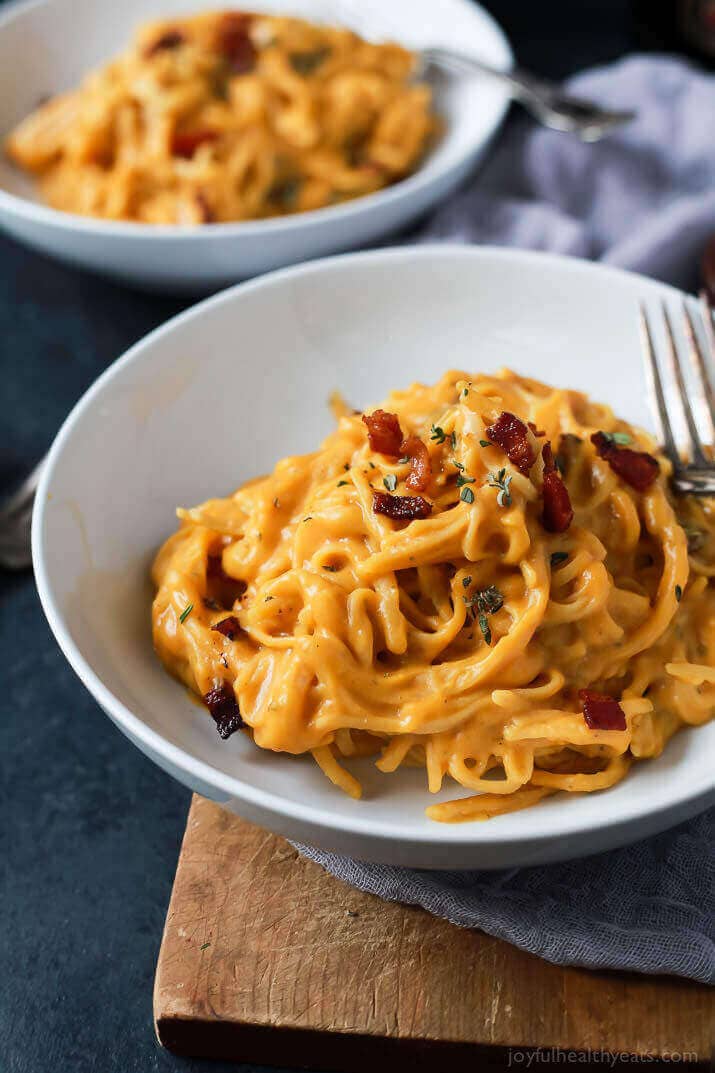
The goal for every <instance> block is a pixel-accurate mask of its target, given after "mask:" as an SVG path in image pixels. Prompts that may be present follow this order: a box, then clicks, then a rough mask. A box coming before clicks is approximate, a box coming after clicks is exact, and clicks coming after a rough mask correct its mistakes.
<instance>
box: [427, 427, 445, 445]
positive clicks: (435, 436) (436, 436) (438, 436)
mask: <svg viewBox="0 0 715 1073" xmlns="http://www.w3.org/2000/svg"><path fill="white" fill-rule="evenodd" d="M430 439H431V440H434V442H435V443H444V441H445V439H446V437H445V434H444V429H443V428H440V427H439V425H432V428H431V429H430Z"/></svg>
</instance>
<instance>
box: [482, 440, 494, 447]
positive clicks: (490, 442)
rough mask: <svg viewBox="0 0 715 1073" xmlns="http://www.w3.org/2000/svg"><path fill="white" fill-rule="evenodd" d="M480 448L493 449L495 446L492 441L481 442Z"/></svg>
mask: <svg viewBox="0 0 715 1073" xmlns="http://www.w3.org/2000/svg"><path fill="white" fill-rule="evenodd" d="M479 446H480V447H493V446H494V444H493V443H492V441H491V440H480V441H479Z"/></svg>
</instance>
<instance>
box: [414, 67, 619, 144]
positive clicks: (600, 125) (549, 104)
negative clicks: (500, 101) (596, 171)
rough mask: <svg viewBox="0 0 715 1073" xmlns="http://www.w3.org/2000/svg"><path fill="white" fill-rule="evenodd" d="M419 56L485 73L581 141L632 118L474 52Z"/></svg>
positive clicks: (546, 120)
mask: <svg viewBox="0 0 715 1073" xmlns="http://www.w3.org/2000/svg"><path fill="white" fill-rule="evenodd" d="M420 55H421V57H422V60H423V61H425V62H427V63H434V64H436V65H437V66H438V67H442V68H447V69H452V70H457V71H466V72H471V73H475V72H476V73H478V74H481V75H486V76H487V77H488V78H492V79H494V81H497V82H501V84H502V85H504V86H507V88H508V89H509V91H510V93H511V96H512V97H513V98H514V100H517V101H519V103H520V104H522V105H523V106H524V107H525V108H526V109H527V111H528V112H530V113H531V115H533V116H534V118H535V119H537V120H539V122H541V123H543V124H544V126H547V127H551V128H552V129H553V130H560V131H569V132H572V133H575V134H578V135H579V137H581V138H582V139H583V140H584V141H597V140H598V139H599V138H601V137H603V135H604V134H607V133H608V132H609V131H610V130H612V129H613V128H614V127H616V126H619V125H620V124H621V123H625V122H628V121H629V120H631V119H632V118H633V115H634V113H632V112H613V111H609V110H607V109H602V108H600V107H599V105H597V104H595V103H594V102H593V101H587V100H583V99H580V98H578V97H572V96H571V95H570V94H567V93H564V91H563V90H562V89H561V88H560V87H559V86H558V85H557V84H556V83H555V82H549V81H547V80H545V79H543V78H538V77H537V76H536V75H532V74H530V73H529V72H528V71H524V70H520V69H519V68H517V67H512V68H511V69H510V70H508V71H503V70H500V69H499V68H497V67H492V66H491V64H488V63H485V62H484V61H483V60H480V59H477V57H476V56H471V55H467V54H466V53H463V52H457V51H453V50H452V49H446V48H432V47H429V48H424V49H422V51H421V53H420Z"/></svg>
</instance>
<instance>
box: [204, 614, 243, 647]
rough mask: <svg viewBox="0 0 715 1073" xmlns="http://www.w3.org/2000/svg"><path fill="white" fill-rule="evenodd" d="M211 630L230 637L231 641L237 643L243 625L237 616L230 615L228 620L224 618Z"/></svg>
mask: <svg viewBox="0 0 715 1073" xmlns="http://www.w3.org/2000/svg"><path fill="white" fill-rule="evenodd" d="M211 629H212V630H215V631H216V632H217V633H221V634H223V636H224V637H228V639H229V641H235V640H236V638H237V637H238V635H239V633H240V632H241V624H240V622H239V621H238V619H237V618H236V616H235V615H228V616H227V618H222V619H221V621H220V622H215V623H214V624H213V626H212V627H211Z"/></svg>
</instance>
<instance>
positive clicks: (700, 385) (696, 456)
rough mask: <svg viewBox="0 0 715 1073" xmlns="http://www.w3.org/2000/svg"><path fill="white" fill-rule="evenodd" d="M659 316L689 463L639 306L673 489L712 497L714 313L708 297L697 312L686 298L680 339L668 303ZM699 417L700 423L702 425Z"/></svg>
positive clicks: (714, 478) (714, 469) (714, 477)
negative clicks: (710, 448)
mask: <svg viewBox="0 0 715 1073" xmlns="http://www.w3.org/2000/svg"><path fill="white" fill-rule="evenodd" d="M661 315H662V318H663V327H664V333H663V340H664V343H663V347H662V350H663V362H664V363H665V365H666V366H667V369H668V371H669V373H670V377H671V379H672V382H673V384H674V385H675V389H676V393H677V396H678V402H679V406H680V411H681V413H682V416H683V417H684V419H685V428H686V430H687V437H688V444H687V451H686V454H687V456H688V458H689V459H690V461H687V462H686V461H684V459H683V457H682V456H681V453H680V452H679V451H678V448H677V444H676V436H675V433H674V432H673V421H672V420H671V416H670V413H669V411H668V403H667V401H666V398H667V396H666V392H665V390H664V388H663V377H662V375H661V371H660V365H659V361H658V357H657V348H656V345H655V342H654V332H653V331H652V328H651V319H650V316H649V314H648V311H647V309H646V307H645V304H643V303H642V304H641V328H642V333H643V344H644V345H643V349H644V355H645V363H646V372H647V376H648V380H649V383H650V387H651V390H652V395H653V402H654V404H655V414H656V418H657V421H658V425H659V427H660V433H661V437H662V440H663V445H664V447H665V452H666V454H667V455H668V457H669V459H670V461H671V462H672V464H673V485H674V487H675V489H676V491H678V492H681V493H684V494H691V495H693V494H694V495H712V494H713V493H715V459H713V458H712V457H709V455H708V451H707V449H706V444H713V443H715V389H714V388H713V377H714V375H715V373H714V372H713V364H714V363H715V334H714V333H713V320H712V310H711V308H710V306H709V304H708V302H707V299H706V297H705V295H701V296H700V304H699V306H698V307H697V312H696V311H694V309H693V308H692V306H691V304H690V303H689V302H688V300H687V299H685V298H684V299H683V305H682V323H683V336H682V337H679V336H678V334H677V332H676V330H675V327H674V322H673V317H672V314H671V312H670V310H669V308H668V305H667V304H666V302H665V301H663V302H662V305H661ZM688 365H689V366H690V370H691V373H690V377H689V378H688V374H687V371H686V370H687V366H688ZM694 404H695V405H694ZM671 409H672V408H671ZM698 414H699V415H700V419H701V422H702V424H701V425H700V426H699V425H698ZM704 427H707V432H706V434H705V442H704V441H703V436H702V434H701V432H702V429H703V428H704Z"/></svg>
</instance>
